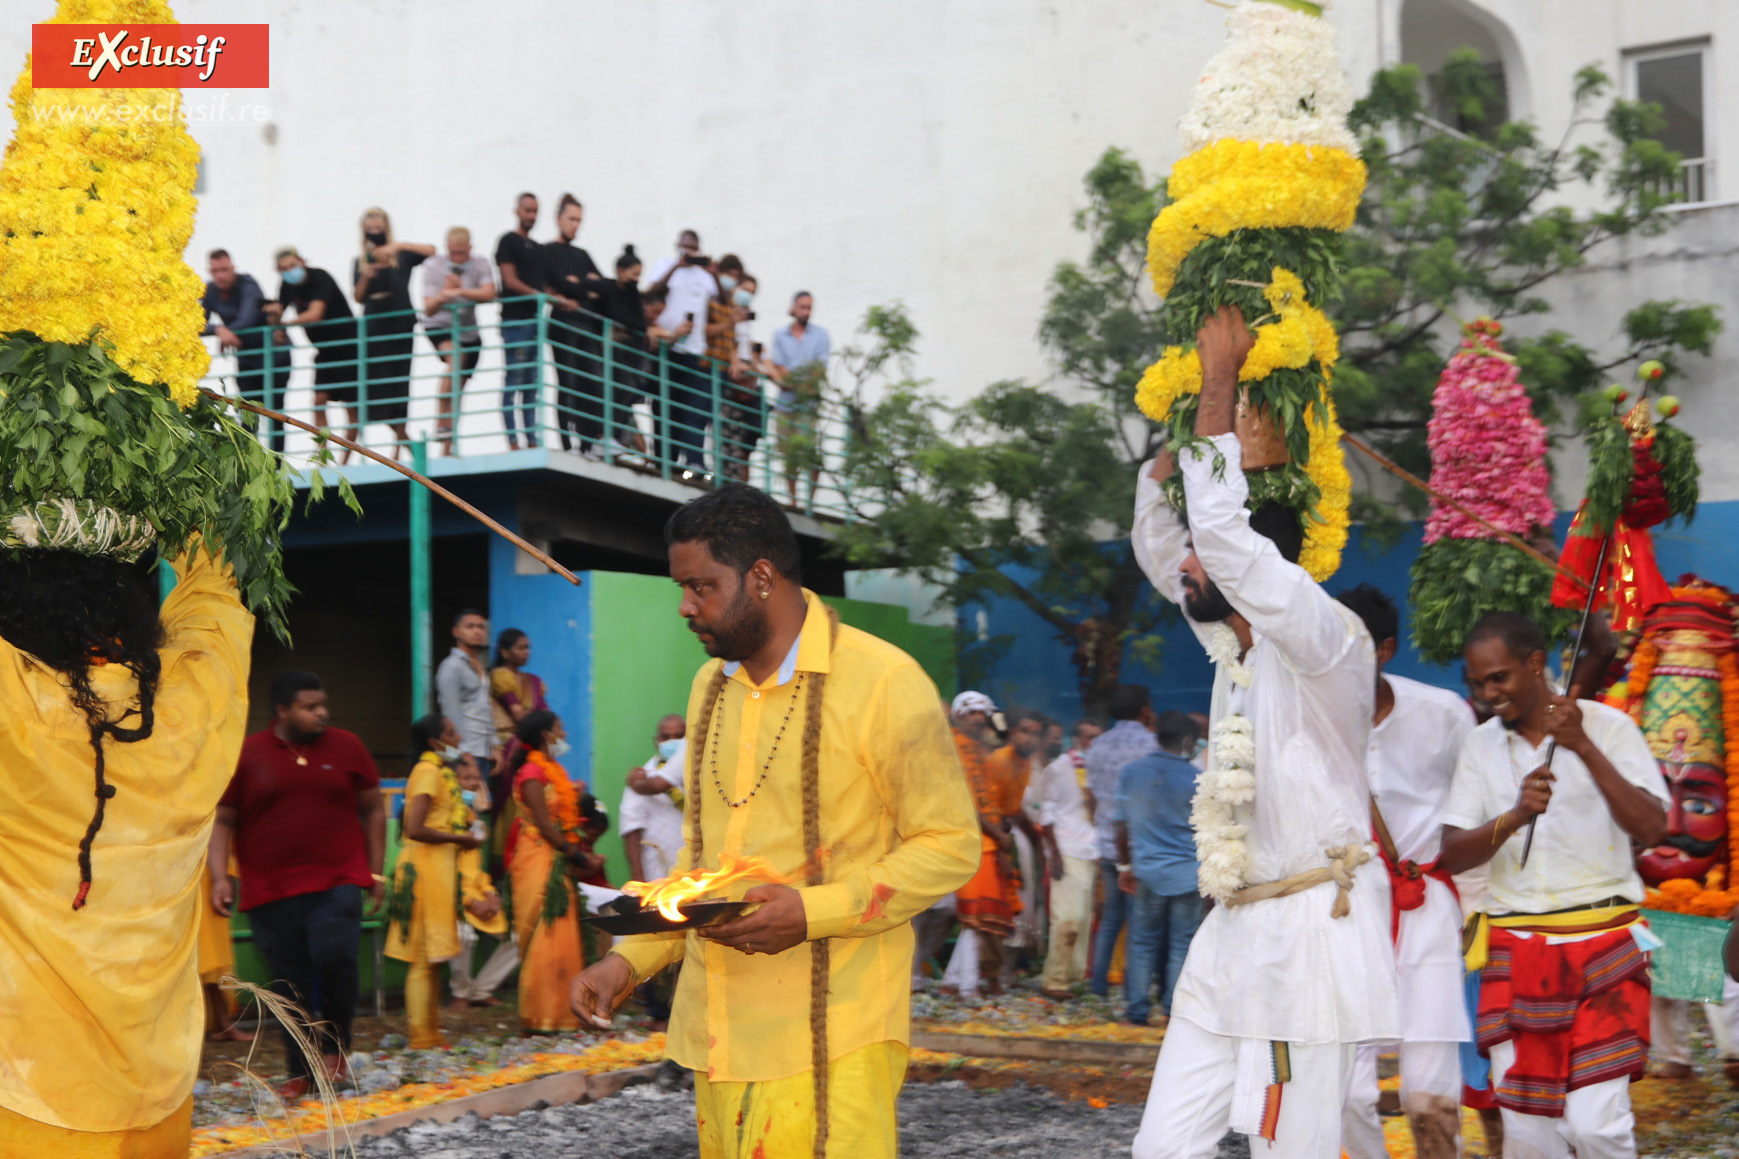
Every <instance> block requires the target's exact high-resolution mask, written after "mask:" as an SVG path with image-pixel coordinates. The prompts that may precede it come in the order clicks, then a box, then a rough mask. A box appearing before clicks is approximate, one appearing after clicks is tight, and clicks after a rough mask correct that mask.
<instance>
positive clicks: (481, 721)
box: [435, 608, 495, 776]
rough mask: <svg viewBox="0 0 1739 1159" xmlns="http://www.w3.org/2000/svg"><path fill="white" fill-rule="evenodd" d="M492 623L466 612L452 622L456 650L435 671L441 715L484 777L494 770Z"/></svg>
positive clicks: (473, 610)
mask: <svg viewBox="0 0 1739 1159" xmlns="http://www.w3.org/2000/svg"><path fill="white" fill-rule="evenodd" d="M488 655H489V620H488V618H487V617H485V616H484V615H483V613H482V612H479V611H477V610H476V609H474V608H466V609H465V610H464V611H462V612H460V613H459V614H458V615H457V616H455V617H454V619H453V650H452V651H451V652H450V653H448V654H447V658H446V659H445V660H443V661H441V666H440V667H439V668H437V669H436V670H435V696H436V699H437V701H438V702H439V704H440V706H441V715H442V716H444V717H446V718H447V719H448V720H450V721H452V722H453V725H454V727H455V728H457V729H458V730H459V750H460V751H461V752H466V753H469V754H471V756H472V757H474V758H476V761H477V767H478V768H479V769H480V770H482V772H483V775H484V776H488V775H489V773H490V770H491V769H492V768H493V758H494V753H495V714H494V712H493V711H492V710H491V709H490V706H489V668H488V666H487V658H488Z"/></svg>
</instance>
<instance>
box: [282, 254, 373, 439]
mask: <svg viewBox="0 0 1739 1159" xmlns="http://www.w3.org/2000/svg"><path fill="white" fill-rule="evenodd" d="M275 256H276V261H277V266H278V278H279V282H278V300H277V301H276V302H268V303H266V305H265V307H264V310H265V315H266V321H267V322H269V323H270V324H271V325H273V326H274V327H277V329H275V330H273V332H272V341H273V342H274V343H276V344H278V345H280V346H285V347H288V346H289V345H290V335H289V334H288V333H286V332H285V331H284V329H283V327H282V325H281V323H282V322H283V316H284V311H285V310H286V309H289V310H294V311H295V313H296V323H297V325H299V326H301V327H302V332H303V333H304V334H306V335H307V336H308V341H309V342H310V343H312V344H313V346H314V357H315V362H314V422H315V424H316V425H318V426H322V427H323V426H325V425H326V407H327V406H328V404H330V403H338V404H339V405H340V406H342V407H343V408H344V414H345V417H346V418H347V419H348V420H349V423H350V425H349V426H348V427H347V428H345V432H344V433H345V435H346V436H348V437H349V439H350V440H351V441H352V442H355V441H356V437H357V435H359V434H360V433H361V430H360V418H359V414H358V411H357V408H356V318H355V316H354V315H352V314H351V312H350V303H349V302H347V301H345V298H344V291H342V290H340V289H339V288H338V283H337V282H336V281H334V280H333V278H332V275H331V274H329V273H327V272H326V271H325V270H322V269H316V268H315V267H313V266H311V265H309V264H307V263H306V262H305V261H303V260H302V255H301V254H299V253H297V252H296V247H295V246H293V245H287V246H284V247H283V248H282V249H280V250H278V252H277V254H276V255H275ZM285 361H286V362H288V361H289V352H288V351H287V350H286V351H285ZM338 462H339V463H340V464H344V463H348V462H350V451H349V449H348V448H346V449H344V450H342V451H340V452H339V456H338Z"/></svg>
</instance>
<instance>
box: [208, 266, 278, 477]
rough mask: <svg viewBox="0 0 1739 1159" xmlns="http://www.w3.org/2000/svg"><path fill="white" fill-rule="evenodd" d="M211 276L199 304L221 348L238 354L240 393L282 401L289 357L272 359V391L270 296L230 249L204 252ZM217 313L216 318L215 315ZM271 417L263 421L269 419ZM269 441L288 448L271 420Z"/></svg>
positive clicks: (270, 403) (273, 403)
mask: <svg viewBox="0 0 1739 1159" xmlns="http://www.w3.org/2000/svg"><path fill="white" fill-rule="evenodd" d="M206 262H207V268H208V269H209V270H210V271H211V280H210V281H209V282H207V283H205V297H204V299H202V300H201V302H200V308H201V309H202V310H203V311H204V312H205V317H206V327H205V330H204V331H203V333H205V334H210V335H215V336H216V338H217V342H218V348H219V349H220V350H222V351H223V353H225V354H234V355H235V365H236V375H235V386H236V393H238V394H240V395H241V396H242V397H243V398H255V399H259V400H260V401H261V402H263V403H265V405H267V406H269V407H272V408H274V409H277V408H281V407H282V406H283V405H284V387H285V385H286V382H287V380H288V379H289V377H290V356H289V353H288V352H287V351H286V352H284V353H282V354H279V355H278V356H277V358H275V359H274V360H273V365H272V377H271V390H270V391H269V392H268V391H267V390H266V389H265V384H266V371H265V362H266V360H265V353H264V351H265V349H266V346H267V343H266V340H265V335H266V330H265V329H264V327H265V325H266V308H265V307H266V295H265V291H263V290H261V289H260V284H259V283H258V282H256V281H254V278H253V275H252V274H238V273H236V269H235V262H233V261H232V260H230V256H229V251H228V250H222V249H216V250H212V251H211V253H210V254H208V255H207V256H206ZM213 314H216V315H217V318H218V320H217V321H216V322H212V321H211V316H212V315H213ZM270 421H271V420H262V423H263V422H270ZM271 446H272V449H273V450H274V451H282V450H283V449H284V431H283V429H282V428H281V427H279V426H278V424H277V423H275V422H274V423H272V432H271Z"/></svg>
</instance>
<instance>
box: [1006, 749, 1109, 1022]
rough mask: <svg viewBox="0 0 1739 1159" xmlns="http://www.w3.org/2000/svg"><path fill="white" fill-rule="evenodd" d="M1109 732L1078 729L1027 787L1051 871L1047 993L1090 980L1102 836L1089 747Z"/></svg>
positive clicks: (1058, 994) (1064, 994) (1068, 994)
mask: <svg viewBox="0 0 1739 1159" xmlns="http://www.w3.org/2000/svg"><path fill="white" fill-rule="evenodd" d="M1104 731H1105V730H1104V729H1103V728H1101V727H1100V726H1099V725H1098V724H1097V723H1095V722H1094V721H1091V720H1082V721H1080V722H1078V723H1077V724H1076V725H1075V738H1074V739H1075V743H1074V744H1073V745H1071V746H1070V748H1069V750H1068V751H1067V752H1065V753H1063V754H1062V755H1060V756H1059V757H1057V759H1056V760H1054V761H1052V762H1051V763H1050V764H1048V765H1046V766H1045V769H1044V771H1043V772H1042V773H1040V774H1039V775H1038V776H1036V777H1034V778H1033V779H1032V783H1031V784H1029V785H1028V786H1027V792H1026V808H1027V812H1028V813H1029V814H1031V815H1032V817H1033V821H1034V823H1035V824H1036V825H1038V827H1039V834H1040V836H1041V837H1042V838H1043V840H1044V844H1045V865H1046V866H1047V867H1048V868H1049V869H1050V873H1051V940H1050V949H1049V950H1048V952H1047V953H1046V954H1045V972H1044V983H1043V985H1044V992H1045V994H1046V996H1047V997H1051V998H1072V997H1074V994H1073V992H1072V991H1071V990H1070V989H1069V988H1070V987H1071V986H1073V985H1074V984H1075V983H1077V982H1079V981H1081V980H1082V979H1084V978H1085V977H1086V976H1087V932H1088V930H1089V929H1090V928H1091V926H1092V922H1093V881H1094V873H1095V872H1096V871H1097V869H1098V857H1099V836H1098V833H1097V832H1096V831H1095V830H1094V828H1093V811H1092V810H1091V809H1090V808H1088V804H1087V746H1088V745H1090V744H1092V743H1093V741H1094V739H1095V738H1097V737H1098V736H1099V734H1100V733H1102V732H1104Z"/></svg>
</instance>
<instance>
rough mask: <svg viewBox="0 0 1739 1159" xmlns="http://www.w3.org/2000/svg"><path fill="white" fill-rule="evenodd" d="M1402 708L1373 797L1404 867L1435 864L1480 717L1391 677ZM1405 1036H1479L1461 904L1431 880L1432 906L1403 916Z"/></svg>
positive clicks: (1386, 739) (1398, 961)
mask: <svg viewBox="0 0 1739 1159" xmlns="http://www.w3.org/2000/svg"><path fill="white" fill-rule="evenodd" d="M1383 679H1384V680H1385V681H1386V682H1387V683H1388V685H1389V688H1390V689H1391V690H1392V691H1393V692H1394V694H1395V707H1394V708H1393V709H1392V710H1390V712H1389V715H1388V716H1386V717H1384V718H1383V720H1382V723H1380V724H1378V725H1376V726H1375V727H1374V728H1372V729H1371V740H1370V744H1369V746H1368V747H1367V749H1366V757H1365V767H1366V770H1367V771H1368V772H1369V773H1370V777H1371V792H1372V794H1373V795H1374V796H1375V797H1376V799H1377V808H1378V809H1380V810H1381V811H1382V814H1383V821H1384V823H1385V824H1386V825H1387V826H1388V827H1389V837H1390V838H1391V839H1392V840H1393V841H1394V843H1395V853H1396V855H1397V856H1398V857H1400V858H1401V860H1403V861H1412V862H1416V863H1418V864H1420V865H1430V864H1431V863H1432V862H1433V861H1435V860H1437V854H1438V851H1439V848H1440V847H1441V845H1442V839H1443V804H1444V801H1445V800H1446V799H1447V798H1448V796H1449V786H1450V783H1451V782H1452V781H1453V780H1454V779H1455V762H1456V758H1457V757H1458V756H1459V755H1460V753H1461V742H1462V740H1463V738H1465V737H1466V736H1467V734H1468V733H1470V732H1472V731H1473V710H1472V709H1470V708H1468V706H1467V702H1466V701H1464V700H1462V699H1461V697H1459V696H1457V695H1455V694H1454V693H1453V692H1446V691H1444V690H1443V689H1441V688H1433V687H1432V686H1431V685H1429V684H1421V683H1419V682H1418V681H1417V680H1408V679H1407V678H1406V677H1404V676H1385V677H1384V678H1383ZM1395 966H1396V970H1397V972H1398V974H1399V979H1398V981H1399V984H1400V992H1399V995H1400V1004H1401V1037H1402V1039H1403V1040H1405V1041H1407V1042H1466V1041H1468V1040H1469V1039H1470V1038H1471V1037H1472V1028H1471V1027H1470V1026H1469V1025H1468V1020H1467V1004H1466V1003H1465V1001H1464V1000H1463V997H1462V973H1463V965H1462V959H1461V905H1460V903H1459V902H1458V901H1457V900H1456V895H1455V894H1454V892H1452V891H1451V890H1450V888H1449V886H1448V885H1446V884H1444V883H1443V882H1441V881H1438V880H1437V879H1436V878H1433V877H1428V878H1426V879H1425V902H1424V904H1423V905H1421V906H1420V907H1419V908H1418V909H1411V910H1403V911H1402V912H1401V931H1400V938H1399V940H1398V941H1397V942H1396V944H1395Z"/></svg>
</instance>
